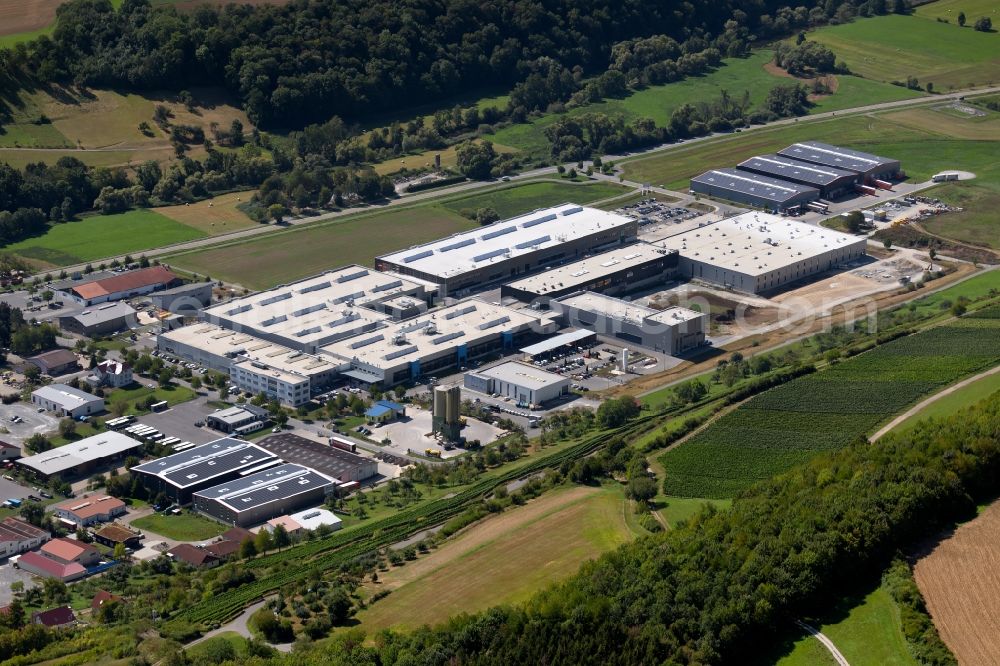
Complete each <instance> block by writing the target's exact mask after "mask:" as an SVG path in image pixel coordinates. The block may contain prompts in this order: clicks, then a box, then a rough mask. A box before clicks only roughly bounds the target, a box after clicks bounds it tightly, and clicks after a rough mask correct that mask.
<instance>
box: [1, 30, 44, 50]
mask: <svg viewBox="0 0 1000 666" xmlns="http://www.w3.org/2000/svg"><path fill="white" fill-rule="evenodd" d="M54 27H55V26H51V25H50V26H46V27H44V28H39V29H38V30H29V31H28V32H17V33H14V34H11V35H0V49H12V48H14V47H15V46H17V45H18V44H21V43H23V42H30V41H31V40H33V39H38V38H39V37H41V36H42V35H51V34H52V30H53V29H54Z"/></svg>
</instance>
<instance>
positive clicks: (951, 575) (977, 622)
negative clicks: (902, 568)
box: [914, 503, 1000, 666]
mask: <svg viewBox="0 0 1000 666" xmlns="http://www.w3.org/2000/svg"><path fill="white" fill-rule="evenodd" d="M997 534H1000V503H994V504H992V505H990V506H989V507H988V508H987V509H986V510H985V511H983V513H982V514H981V515H980V516H979V517H977V518H976V519H975V520H972V521H970V522H968V523H966V524H964V525H962V526H960V527H959V528H958V529H957V530H955V533H954V534H953V535H951V536H950V537H948V538H947V539H945V540H944V541H942V542H941V543H939V544H938V545H937V546H936V547H935V548H934V549H933V550H932V551H931V552H930V554H928V555H925V556H924V557H922V558H921V559H920V560H919V561H918V562H917V564H916V567H915V568H914V575H915V578H916V580H917V585H919V586H920V591H921V592H922V593H923V595H924V598H925V599H926V600H927V609H928V610H929V611H930V614H931V617H932V618H933V619H934V625H935V626H936V627H937V629H938V632H939V633H940V634H941V638H942V639H943V640H944V642H945V643H946V644H947V645H948V647H949V648H950V649H951V651H952V652H953V653H954V654H955V656H956V657H957V658H958V662H959V663H960V664H963V666H980V665H981V666H988V665H989V666H992V665H995V664H996V663H997V655H1000V540H998V539H997Z"/></svg>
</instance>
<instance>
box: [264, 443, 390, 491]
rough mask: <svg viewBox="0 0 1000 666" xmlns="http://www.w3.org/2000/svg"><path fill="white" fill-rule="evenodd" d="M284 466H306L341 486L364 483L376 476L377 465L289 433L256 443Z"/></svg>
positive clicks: (360, 457) (366, 459)
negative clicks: (283, 462)
mask: <svg viewBox="0 0 1000 666" xmlns="http://www.w3.org/2000/svg"><path fill="white" fill-rule="evenodd" d="M257 444H258V445H259V446H260V447H261V448H263V449H267V450H268V451H270V452H271V453H272V454H273V455H275V456H276V457H280V458H281V459H282V460H285V461H286V462H291V463H296V464H299V465H306V466H308V467H310V468H312V469H315V470H317V471H319V472H321V473H323V474H324V475H326V476H328V477H330V478H331V479H336V480H337V481H340V482H341V483H349V482H351V481H358V482H360V481H364V480H366V479H370V478H371V477H373V476H375V475H376V474H378V461H377V460H373V459H372V458H365V457H364V456H359V455H358V454H356V453H351V452H349V451H344V450H343V449H339V448H336V447H334V446H331V445H328V444H322V443H320V442H317V441H316V440H313V439H306V438H305V437H301V436H299V435H293V434H292V433H287V432H286V433H281V434H278V435H270V436H268V437H265V438H264V439H262V440H260V441H259V442H257Z"/></svg>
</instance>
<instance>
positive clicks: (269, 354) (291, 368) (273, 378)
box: [156, 323, 337, 406]
mask: <svg viewBox="0 0 1000 666" xmlns="http://www.w3.org/2000/svg"><path fill="white" fill-rule="evenodd" d="M156 345H157V348H158V349H159V350H160V351H163V352H167V353H170V354H176V355H178V356H180V357H182V358H185V359H190V360H192V361H194V362H195V363H198V364H199V365H204V366H205V367H208V368H211V369H213V370H218V371H219V372H227V373H229V376H230V379H231V380H232V383H233V385H234V386H236V387H237V388H239V389H240V390H241V391H250V392H251V393H254V394H257V393H264V394H265V395H267V396H269V397H272V398H276V399H277V400H278V401H279V402H281V403H283V404H286V405H292V406H298V405H301V404H302V403H304V402H307V401H308V400H309V399H310V398H311V397H312V395H313V394H315V393H318V392H319V391H321V390H322V389H324V388H326V387H327V386H328V385H329V384H330V383H331V382H332V381H333V379H334V378H335V377H336V375H337V364H336V363H334V362H332V360H331V359H327V358H323V357H322V356H317V355H313V354H306V353H303V352H301V351H298V350H295V349H289V348H288V347H283V346H282V345H279V344H275V343H273V342H270V341H267V340H262V339H260V338H256V337H254V336H252V335H248V334H246V333H237V332H235V331H231V330H229V329H225V328H220V327H219V326H216V325H214V324H205V323H199V324H193V325H191V326H184V327H182V328H177V329H174V330H172V331H167V332H165V333H161V334H160V335H159V336H158V337H157V341H156Z"/></svg>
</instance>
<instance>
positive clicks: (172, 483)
mask: <svg viewBox="0 0 1000 666" xmlns="http://www.w3.org/2000/svg"><path fill="white" fill-rule="evenodd" d="M280 462H281V461H280V460H278V457H277V456H275V455H274V454H273V453H271V452H270V451H267V450H265V449H263V448H261V447H259V446H257V445H256V444H251V443H250V442H246V441H243V440H240V439H232V438H230V437H225V438H223V439H217V440H215V441H214V442H209V443H208V444H202V445H201V446H196V447H194V448H193V449H187V450H186V451H181V452H179V453H174V454H172V455H169V456H165V457H163V458H158V459H156V460H152V461H150V462H146V463H143V464H141V465H136V466H135V467H133V468H132V473H133V474H135V475H137V476H138V477H139V478H140V479H141V481H142V483H143V484H144V485H145V486H146V488H148V489H149V491H150V493H151V494H152V496H154V497H155V496H156V495H157V494H159V493H161V492H162V493H164V494H165V495H166V496H167V497H169V498H170V500H171V501H173V502H177V503H178V504H187V503H189V502H190V501H191V495H192V494H193V493H195V492H197V491H199V490H204V489H205V488H211V487H212V486H216V485H218V484H220V483H224V482H226V481H230V480H232V479H236V478H239V477H241V476H244V475H246V474H250V473H252V472H254V471H259V470H262V469H266V468H268V467H273V466H275V465H278V464H279V463H280Z"/></svg>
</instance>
